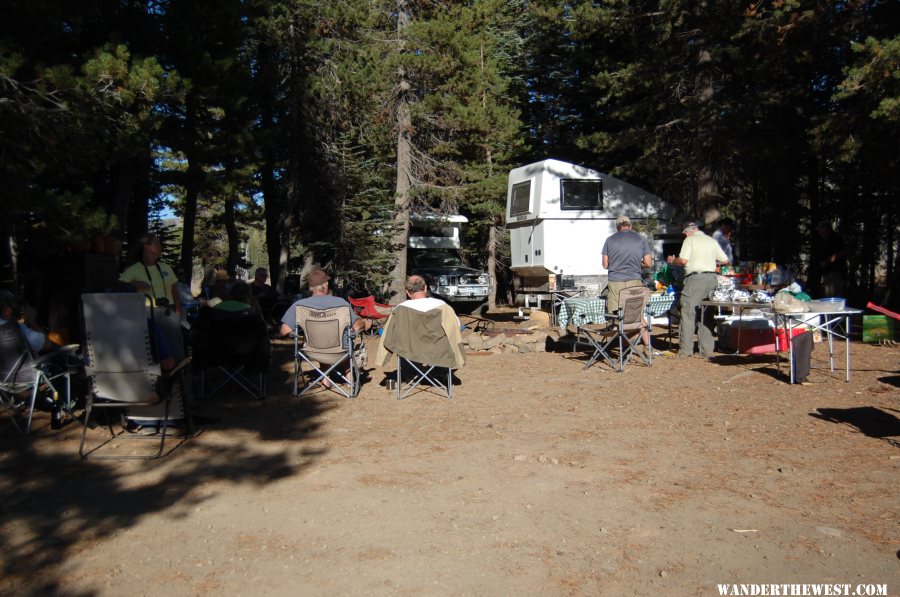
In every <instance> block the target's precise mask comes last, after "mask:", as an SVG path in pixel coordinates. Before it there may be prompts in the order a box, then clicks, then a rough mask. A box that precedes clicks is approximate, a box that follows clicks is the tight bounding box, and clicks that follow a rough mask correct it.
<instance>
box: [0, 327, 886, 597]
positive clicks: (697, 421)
mask: <svg viewBox="0 0 900 597" xmlns="http://www.w3.org/2000/svg"><path fill="white" fill-rule="evenodd" d="M823 347H824V345H822V344H817V345H816V352H815V353H814V360H813V364H814V366H815V367H818V368H817V369H815V370H814V372H813V374H812V375H811V378H810V379H811V380H812V381H813V382H814V383H812V384H811V385H804V386H790V385H788V384H786V383H785V382H784V379H783V377H782V376H780V375H779V374H778V373H777V371H776V369H775V366H774V362H773V359H772V358H771V357H745V356H733V355H729V356H726V355H721V356H718V357H716V358H715V359H713V360H712V361H706V360H701V359H699V358H697V359H691V360H688V361H678V360H675V359H671V358H664V357H663V358H657V359H656V360H655V361H654V364H653V366H652V367H651V368H647V367H646V366H643V365H632V366H630V367H629V368H628V369H626V371H625V372H624V373H621V374H619V373H614V372H612V371H611V370H610V369H609V368H608V367H606V366H605V365H602V364H601V365H596V366H594V367H592V368H591V369H589V370H586V371H585V370H583V369H582V368H583V364H584V355H583V354H580V353H575V354H573V353H571V352H560V353H529V354H472V355H470V356H469V358H468V364H467V366H466V367H465V368H464V369H462V370H460V371H459V372H458V382H459V383H458V384H457V385H456V386H455V387H454V388H453V399H452V400H447V399H446V398H443V397H440V396H438V395H436V394H432V393H428V392H426V393H420V394H416V395H413V396H411V397H409V398H407V399H405V400H403V401H398V400H397V399H396V396H395V394H392V393H390V392H389V391H388V390H387V389H386V388H385V386H384V385H383V383H384V379H385V374H386V372H388V371H392V370H393V368H394V365H393V363H392V364H391V365H390V366H388V367H387V368H385V369H379V368H375V367H372V366H371V365H370V366H369V371H368V379H367V380H366V382H365V385H364V386H363V388H362V392H361V394H360V396H359V398H358V399H356V400H349V399H345V398H342V397H340V396H337V395H336V394H334V393H333V392H325V391H322V392H317V393H314V394H312V395H309V396H305V397H303V398H295V397H292V396H291V395H290V379H291V377H290V373H291V371H292V362H291V346H290V345H289V344H288V343H287V342H279V341H277V342H276V343H275V345H274V351H273V365H272V372H271V375H270V386H269V397H268V399H266V400H265V401H262V402H255V401H252V400H250V399H248V398H247V397H246V396H242V395H241V394H239V393H238V392H237V391H228V392H226V393H224V394H221V395H219V396H216V397H213V398H212V399H210V400H207V401H204V402H202V403H199V405H198V410H199V412H200V413H201V414H202V415H204V416H206V417H213V418H216V419H218V420H217V421H215V422H212V423H210V424H208V425H207V426H206V427H205V429H204V430H203V432H202V433H201V434H200V435H199V436H198V437H195V438H193V439H190V440H189V441H186V442H179V441H172V442H171V443H170V446H171V447H172V448H174V449H173V450H171V451H170V452H169V453H168V455H167V456H165V457H164V458H162V459H160V460H157V461H152V462H134V461H128V462H99V461H88V462H82V461H80V460H79V458H78V455H77V449H78V438H79V435H80V432H81V427H80V425H79V424H77V423H72V424H69V425H67V426H66V427H65V428H64V429H63V430H60V431H53V430H51V429H50V428H49V416H48V415H47V413H43V412H42V413H39V414H38V415H37V417H36V422H35V430H34V432H33V433H32V435H31V436H29V437H27V438H21V437H18V436H16V435H15V433H14V430H13V429H12V426H11V425H9V423H8V422H7V421H0V424H2V425H0V446H2V448H0V472H2V475H0V488H2V489H0V491H2V493H0V496H2V500H3V502H2V503H3V506H2V514H0V558H2V579H0V593H3V594H15V595H23V594H29V593H30V594H59V595H120V594H146V595H153V594H168V595H207V594H209V595H214V594H225V595H260V594H261V595H294V594H302V595H359V594H367V595H497V594H499V595H528V594H539V595H599V594H603V595H715V594H717V588H716V585H717V584H721V583H728V584H735V583H850V584H852V585H853V586H855V585H857V584H860V583H868V584H882V585H885V584H886V585H887V588H888V591H889V593H890V594H893V595H897V594H898V593H900V559H898V557H900V553H898V550H900V498H898V487H900V484H898V481H900V475H898V468H900V387H898V386H900V372H898V365H900V358H898V356H900V349H898V348H885V347H877V346H871V345H863V344H860V343H853V345H852V349H851V352H852V359H853V372H852V375H853V377H852V381H851V382H850V383H845V382H844V381H843V375H842V374H843V372H842V371H841V372H840V373H835V374H831V373H829V372H828V370H827V361H826V360H824V358H825V356H826V355H825V353H824V352H823V350H822V349H823ZM374 348H375V346H374V342H371V343H370V354H374ZM823 367H825V368H824V369H823ZM783 371H784V366H783V365H782V372H783ZM103 434H104V431H103V429H102V428H100V429H96V430H92V431H90V433H89V439H90V438H92V439H94V440H101V439H103V438H104V435H103ZM131 444H133V442H130V443H127V444H126V443H124V442H117V443H115V444H113V445H111V446H107V447H106V448H104V449H105V450H106V451H107V453H109V452H112V453H124V452H125V451H128V450H131V449H132V447H131ZM138 447H139V448H144V447H148V448H149V445H147V444H144V443H141V444H139V446H138ZM167 451H168V447H167Z"/></svg>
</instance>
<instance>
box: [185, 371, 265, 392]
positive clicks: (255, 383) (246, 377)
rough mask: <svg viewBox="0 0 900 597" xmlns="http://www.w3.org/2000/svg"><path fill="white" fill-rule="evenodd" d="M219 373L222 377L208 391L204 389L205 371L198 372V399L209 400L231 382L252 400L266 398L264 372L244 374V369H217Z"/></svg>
mask: <svg viewBox="0 0 900 597" xmlns="http://www.w3.org/2000/svg"><path fill="white" fill-rule="evenodd" d="M218 370H219V372H221V373H222V375H223V377H222V378H221V379H219V380H217V383H216V384H215V386H213V388H212V389H211V390H209V391H207V389H206V372H207V370H206V369H203V370H202V371H200V397H201V398H209V397H210V396H212V395H213V394H215V393H216V392H218V391H219V390H221V389H222V388H223V387H225V386H226V385H227V384H228V382H230V381H232V382H234V383H235V384H237V385H238V386H240V388H241V389H243V390H244V391H245V392H247V393H248V394H250V396H251V397H252V398H253V399H254V400H263V399H264V398H265V397H266V374H265V372H262V371H260V372H258V373H246V372H245V371H244V367H224V366H219V367H218ZM254 377H255V379H254Z"/></svg>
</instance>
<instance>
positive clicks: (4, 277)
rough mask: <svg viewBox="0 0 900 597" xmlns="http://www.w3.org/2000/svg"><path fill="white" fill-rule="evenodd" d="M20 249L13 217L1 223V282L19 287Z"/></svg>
mask: <svg viewBox="0 0 900 597" xmlns="http://www.w3.org/2000/svg"><path fill="white" fill-rule="evenodd" d="M18 277H19V276H18V251H17V250H16V234H15V225H14V224H13V222H12V218H9V219H6V220H4V221H3V223H2V224H0V283H3V284H8V285H10V287H12V288H18V286H19V285H18V282H19V280H18Z"/></svg>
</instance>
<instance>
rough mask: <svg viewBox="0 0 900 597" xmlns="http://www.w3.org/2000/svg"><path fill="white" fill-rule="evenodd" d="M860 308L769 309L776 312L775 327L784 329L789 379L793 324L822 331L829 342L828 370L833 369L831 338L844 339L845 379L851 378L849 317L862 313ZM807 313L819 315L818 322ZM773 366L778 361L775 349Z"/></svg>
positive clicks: (791, 373)
mask: <svg viewBox="0 0 900 597" xmlns="http://www.w3.org/2000/svg"><path fill="white" fill-rule="evenodd" d="M862 313H863V312H862V310H861V309H842V310H840V311H808V312H797V313H785V312H780V311H776V310H774V309H773V310H772V314H773V315H774V316H775V328H776V330H778V329H779V328H780V329H783V330H784V337H785V341H786V342H787V353H788V369H789V371H788V375H789V377H790V382H791V383H794V343H793V335H794V330H795V329H796V328H809V329H810V331H814V330H818V331H820V332H821V333H822V340H823V341H825V340H827V342H828V362H829V365H830V367H831V372H832V373H834V339H835V338H838V339H839V340H843V341H844V380H845V381H847V382H849V381H850V318H851V317H854V316H860V315H862ZM810 316H818V323H816V322H814V321H810V320H809V317H810ZM775 354H776V357H775V359H776V366H779V369H780V361H779V356H778V353H777V352H776V353H775Z"/></svg>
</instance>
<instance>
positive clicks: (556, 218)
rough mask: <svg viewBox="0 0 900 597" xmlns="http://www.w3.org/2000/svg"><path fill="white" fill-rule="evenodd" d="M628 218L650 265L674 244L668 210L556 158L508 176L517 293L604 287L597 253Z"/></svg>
mask: <svg viewBox="0 0 900 597" xmlns="http://www.w3.org/2000/svg"><path fill="white" fill-rule="evenodd" d="M620 215H626V216H628V217H629V218H630V219H631V221H632V224H633V225H634V229H635V230H636V231H638V232H640V233H641V234H644V235H645V236H646V237H647V240H648V242H650V243H651V247H652V250H653V257H654V261H655V263H654V267H655V266H656V265H657V264H659V263H660V262H661V261H663V260H664V259H665V257H664V256H665V255H666V254H667V253H676V254H677V252H678V248H679V247H680V245H681V234H680V230H678V227H677V226H676V225H672V224H670V223H669V222H670V221H671V219H672V218H673V216H674V215H675V209H674V208H673V207H672V206H671V205H670V204H668V203H667V202H666V201H664V200H662V199H660V198H659V197H657V196H656V195H653V194H651V193H648V192H647V191H645V190H643V189H640V188H638V187H636V186H634V185H632V184H628V183H627V182H625V181H623V180H620V179H618V178H615V177H613V176H609V175H607V174H604V173H602V172H597V171H595V170H590V169H588V168H584V167H582V166H576V165H575V164H569V163H567V162H562V161H559V160H543V161H541V162H536V163H534V164H529V165H527V166H522V167H521V168H516V169H514V170H512V171H510V173H509V186H508V189H507V199H506V226H507V228H509V231H510V245H511V246H510V249H511V261H512V263H511V266H512V271H513V273H514V274H515V275H516V292H517V295H521V294H523V293H524V295H525V300H526V303H527V302H528V300H529V298H535V299H537V300H538V301H540V299H541V298H544V297H541V296H540V293H542V292H544V293H547V292H549V291H552V290H565V289H582V290H585V291H587V292H588V293H589V294H594V293H599V292H601V291H602V290H603V289H604V288H605V287H606V280H607V274H608V272H607V270H605V269H603V260H602V256H601V251H602V250H603V243H604V242H605V241H606V239H607V237H609V236H610V235H611V234H614V233H615V232H616V218H617V217H618V216H620Z"/></svg>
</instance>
